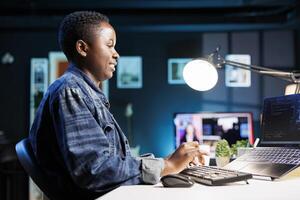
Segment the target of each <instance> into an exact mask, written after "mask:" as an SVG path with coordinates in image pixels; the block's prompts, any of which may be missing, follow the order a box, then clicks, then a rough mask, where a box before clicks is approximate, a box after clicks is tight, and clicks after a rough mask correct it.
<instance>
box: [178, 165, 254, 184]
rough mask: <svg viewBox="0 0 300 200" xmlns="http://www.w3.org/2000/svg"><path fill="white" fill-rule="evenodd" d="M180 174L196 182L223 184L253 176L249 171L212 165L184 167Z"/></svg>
mask: <svg viewBox="0 0 300 200" xmlns="http://www.w3.org/2000/svg"><path fill="white" fill-rule="evenodd" d="M180 174H183V175H186V176H189V177H190V178H191V179H192V180H194V181H195V182H197V183H201V184H205V185H223V184H225V183H231V182H236V181H246V180H248V179H251V178H252V175H251V174H248V173H244V172H238V171H234V170H227V169H222V168H218V167H212V166H193V167H190V168H186V169H184V170H183V171H182V172H180Z"/></svg>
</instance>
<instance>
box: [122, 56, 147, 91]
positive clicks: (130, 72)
mask: <svg viewBox="0 0 300 200" xmlns="http://www.w3.org/2000/svg"><path fill="white" fill-rule="evenodd" d="M117 87H118V88H121V89H124V88H142V87H143V76H142V57H141V56H121V57H120V58H119V59H118V66H117Z"/></svg>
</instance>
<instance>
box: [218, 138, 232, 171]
mask: <svg viewBox="0 0 300 200" xmlns="http://www.w3.org/2000/svg"><path fill="white" fill-rule="evenodd" d="M230 156H231V150H230V147H229V144H228V142H227V140H225V139H222V140H220V141H218V142H217V146H216V163H217V166H218V167H223V166H225V165H227V164H228V163H229V161H230Z"/></svg>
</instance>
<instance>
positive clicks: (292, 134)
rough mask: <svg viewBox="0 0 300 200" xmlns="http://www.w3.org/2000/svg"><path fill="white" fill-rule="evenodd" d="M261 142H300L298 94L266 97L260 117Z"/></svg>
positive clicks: (299, 101)
mask: <svg viewBox="0 0 300 200" xmlns="http://www.w3.org/2000/svg"><path fill="white" fill-rule="evenodd" d="M262 131H263V136H262V139H263V143H273V144H274V143H278V144H299V143H300V94H294V95H287V96H279V97H271V98H266V99H265V100H264V108H263V119H262Z"/></svg>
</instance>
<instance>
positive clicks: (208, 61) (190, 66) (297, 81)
mask: <svg viewBox="0 0 300 200" xmlns="http://www.w3.org/2000/svg"><path fill="white" fill-rule="evenodd" d="M219 50H220V47H217V48H216V50H215V51H214V52H213V53H211V54H210V55H209V56H208V57H207V58H197V59H194V60H192V61H190V62H188V63H187V64H186V66H185V67H184V69H183V79H184V81H185V82H186V83H187V85H188V86H190V87H191V88H193V89H194V90H197V91H207V90H210V89H212V88H213V87H214V86H215V85H216V83H217V81H218V73H217V69H221V68H222V67H224V66H225V65H231V66H233V67H237V68H241V69H246V70H250V71H253V72H256V73H259V74H264V75H269V76H273V77H277V78H280V79H283V80H286V81H289V82H292V83H293V84H291V85H288V86H287V87H286V91H285V94H292V93H299V92H300V73H297V72H285V71H280V70H275V69H270V68H266V67H261V66H257V65H248V64H243V63H239V62H234V61H230V60H225V59H224V58H222V57H221V55H220V54H219Z"/></svg>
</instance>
